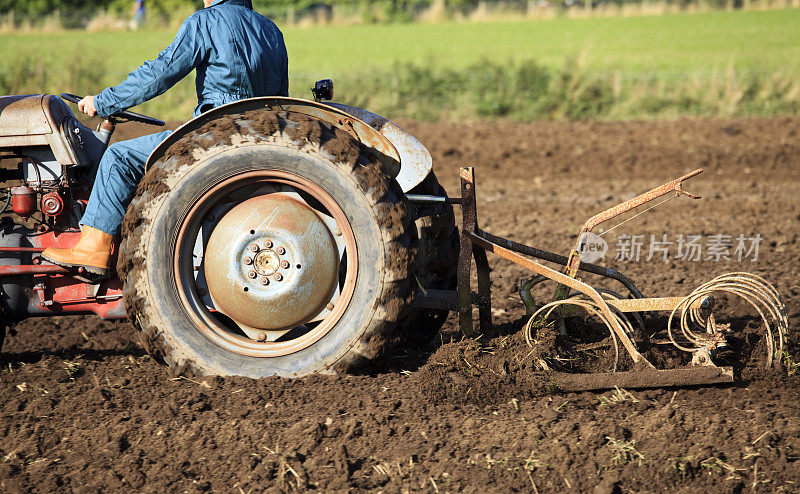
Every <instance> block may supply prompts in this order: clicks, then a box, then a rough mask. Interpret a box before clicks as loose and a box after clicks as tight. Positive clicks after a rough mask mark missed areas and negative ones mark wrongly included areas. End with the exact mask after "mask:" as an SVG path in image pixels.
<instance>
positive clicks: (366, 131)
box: [145, 96, 431, 192]
mask: <svg viewBox="0 0 800 494" xmlns="http://www.w3.org/2000/svg"><path fill="white" fill-rule="evenodd" d="M262 109H266V110H270V111H292V112H297V113H302V114H305V115H308V116H311V117H314V118H317V119H319V120H322V121H324V122H327V123H329V124H331V125H333V126H335V127H338V128H340V129H342V130H344V131H345V132H347V133H348V134H350V135H351V136H353V137H354V138H355V139H356V140H358V141H359V142H361V143H362V144H364V145H366V146H368V147H370V148H372V149H373V150H375V151H377V152H378V153H380V154H381V155H383V156H385V157H387V158H388V159H387V160H385V161H387V162H388V163H387V165H388V169H389V171H390V173H391V175H392V176H393V177H395V178H396V179H397V180H398V182H399V183H400V186H401V187H402V189H403V191H404V192H406V191H408V190H410V189H411V188H413V187H414V186H415V185H417V184H418V183H420V182H422V180H423V179H424V178H425V176H426V175H427V173H428V171H430V168H431V165H430V163H431V159H430V153H428V151H427V150H426V149H425V148H424V146H422V144H420V143H419V141H417V140H416V139H415V138H414V137H413V136H411V135H410V134H408V133H407V132H405V131H404V130H403V129H401V128H400V127H398V126H396V125H394V124H392V123H391V122H389V121H388V120H387V119H385V118H383V117H380V116H378V115H375V114H373V113H370V112H368V111H366V110H362V109H360V108H354V107H350V106H346V105H338V104H336V105H333V104H324V103H318V102H314V101H309V100H304V99H299V98H286V97H279V96H269V97H260V98H249V99H244V100H240V101H236V102H234V103H229V104H227V105H222V106H218V107H216V108H213V109H211V110H209V111H207V112H205V113H203V114H201V115H199V116H197V117H195V118H193V119H192V120H189V121H188V122H186V123H184V124H183V125H181V126H180V127H178V128H177V129H175V132H173V133H172V134H171V135H169V136H168V137H167V138H166V139H164V141H162V142H161V144H159V145H158V146H157V147H156V149H155V150H153V152H152V153H151V154H150V156H149V157H148V159H147V163H146V164H145V170H149V169H150V167H152V166H153V163H155V162H156V161H158V160H159V159H160V158H161V157H163V156H164V155H165V154H166V152H167V150H168V149H169V148H170V146H172V145H173V144H175V143H176V142H177V141H179V140H180V139H182V138H183V137H184V136H186V135H187V134H189V133H191V132H193V131H195V130H197V129H198V128H200V127H201V126H203V125H205V124H207V123H208V122H211V121H212V120H214V119H217V118H220V117H222V116H224V115H234V114H239V113H243V112H246V111H253V110H262ZM365 120H366V121H365ZM425 159H427V163H428V165H427V169H425V166H424V162H425ZM404 160H408V163H406V162H405V161H404ZM420 162H422V163H423V166H420V165H419V163H420ZM406 166H408V167H409V168H410V169H411V170H414V171H411V172H410V173H405V172H404V168H405V167H406ZM419 170H426V171H425V172H424V174H422V175H420V171H419ZM401 180H402V182H401Z"/></svg>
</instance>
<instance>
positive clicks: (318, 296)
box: [0, 84, 458, 377]
mask: <svg viewBox="0 0 800 494" xmlns="http://www.w3.org/2000/svg"><path fill="white" fill-rule="evenodd" d="M317 87H321V88H325V85H324V84H318V85H317ZM78 100H79V98H78V97H77V96H75V95H71V94H66V93H65V94H62V95H61V97H58V96H55V95H28V96H4V97H1V98H0V166H2V170H0V173H2V177H0V178H2V180H3V181H4V189H3V190H4V192H5V198H3V199H1V200H0V202H1V203H2V204H3V205H2V222H0V289H1V290H2V302H1V303H0V319H1V320H2V323H3V330H2V335H0V336H4V335H5V328H6V327H7V326H8V325H10V324H13V323H15V322H18V321H20V320H23V319H25V318H29V317H44V316H55V315H67V314H96V315H98V316H100V317H102V318H105V319H124V318H128V319H129V320H130V321H131V322H132V323H133V324H134V326H136V327H137V328H138V329H139V330H140V331H141V340H142V344H143V345H144V347H145V348H146V349H147V351H148V352H149V353H150V354H151V355H152V356H153V357H154V358H156V359H157V360H159V361H161V362H163V363H166V364H167V365H169V366H170V367H173V368H175V369H178V370H180V371H185V372H193V373H198V374H219V375H244V376H249V377H262V376H272V375H279V376H287V377H291V376H301V375H305V374H309V373H325V372H328V373H330V372H344V371H347V370H350V369H353V368H355V367H356V366H358V365H360V364H363V363H364V362H365V361H368V360H372V359H375V358H376V357H377V356H378V355H380V354H381V353H382V352H384V351H386V350H387V349H388V348H390V347H391V346H392V345H396V344H398V343H400V342H407V341H420V340H424V339H426V338H427V339H430V337H432V335H434V334H436V331H437V330H438V329H439V327H440V326H441V325H442V324H443V323H444V320H445V319H446V317H447V310H446V309H438V310H437V309H425V308H414V300H415V295H416V293H417V291H418V289H419V288H420V287H422V288H423V289H425V288H433V289H443V290H452V289H454V288H455V283H456V263H457V260H458V232H457V229H456V228H455V222H454V216H453V209H452V206H451V205H450V204H446V203H430V204H420V205H417V206H416V207H415V206H413V205H410V204H409V202H408V200H407V198H406V193H409V194H420V195H423V196H427V195H432V196H445V195H446V194H445V193H444V190H443V189H442V187H441V186H440V185H439V183H438V181H437V179H436V176H435V174H434V173H433V171H432V163H431V156H430V154H429V153H428V151H427V150H426V149H425V147H424V146H422V145H421V144H420V143H419V141H417V140H416V139H415V138H414V137H413V136H411V135H410V134H408V133H407V132H405V131H403V130H402V129H401V128H400V127H398V126H397V125H395V124H393V123H392V122H390V121H388V120H387V119H385V118H382V117H380V116H378V115H375V114H373V113H370V112H368V111H365V110H361V109H358V108H353V107H350V106H346V105H340V104H333V103H330V104H323V103H321V102H318V101H307V100H302V99H293V98H285V97H268V98H254V99H249V100H243V101H239V102H236V103H232V104H229V105H225V106H220V107H218V108H214V109H212V110H210V111H208V112H206V113H204V114H202V115H201V116H199V117H197V118H195V119H193V120H191V121H189V122H187V123H185V124H184V125H182V126H180V127H179V128H178V129H177V130H176V131H175V132H174V133H173V134H172V135H171V136H170V137H169V138H168V139H166V140H165V141H164V142H163V143H161V145H160V146H159V147H158V148H157V149H156V150H155V151H154V152H153V154H152V155H151V156H150V157H149V160H148V161H147V164H146V169H147V172H146V174H145V177H144V179H143V180H142V182H141V184H140V186H139V188H138V191H137V194H136V196H135V198H134V199H133V201H132V202H131V204H130V206H129V208H128V211H127V213H126V216H125V220H124V223H123V226H122V234H121V239H120V244H119V248H118V252H117V253H116V256H117V261H116V266H117V269H116V274H115V275H114V276H111V277H109V278H107V279H104V280H93V279H92V277H91V276H89V273H81V272H71V271H69V270H67V269H65V268H62V267H59V266H56V265H53V264H50V263H48V262H46V261H44V260H43V259H42V258H41V257H40V256H39V253H40V252H41V251H43V250H44V249H45V248H47V247H51V246H55V247H69V246H71V245H74V244H75V243H76V242H77V240H78V236H79V234H80V229H79V225H78V222H79V220H80V219H81V216H82V214H83V211H84V208H85V206H86V202H87V200H88V197H89V194H90V191H91V188H92V183H93V178H94V174H95V173H96V169H97V165H98V163H99V160H100V158H101V156H102V155H103V152H104V151H105V149H106V147H107V146H108V143H109V140H110V139H111V137H112V135H113V132H114V130H115V128H116V125H118V124H123V123H126V122H140V123H143V124H148V125H154V126H163V125H164V122H163V121H161V120H157V119H155V118H152V117H149V116H146V115H141V114H138V113H134V112H131V111H123V112H120V113H118V114H115V115H112V116H110V117H109V118H107V119H105V120H103V121H102V123H100V125H99V126H98V128H97V129H96V130H95V129H92V128H89V127H87V126H85V125H83V124H82V123H81V122H79V121H78V119H76V118H75V116H74V114H73V112H72V111H71V110H70V108H69V106H68V105H67V104H66V103H65V101H68V102H72V103H75V102H77V101H78ZM3 201H4V202H3ZM0 341H2V338H0Z"/></svg>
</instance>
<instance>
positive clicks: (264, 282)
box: [261, 277, 269, 286]
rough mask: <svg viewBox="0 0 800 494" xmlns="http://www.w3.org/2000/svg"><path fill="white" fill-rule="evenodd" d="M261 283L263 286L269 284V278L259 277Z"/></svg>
mask: <svg viewBox="0 0 800 494" xmlns="http://www.w3.org/2000/svg"><path fill="white" fill-rule="evenodd" d="M261 284H262V285H264V286H267V285H269V278H266V277H265V278H261Z"/></svg>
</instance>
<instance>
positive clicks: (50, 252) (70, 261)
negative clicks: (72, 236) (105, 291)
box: [42, 225, 114, 278]
mask: <svg viewBox="0 0 800 494" xmlns="http://www.w3.org/2000/svg"><path fill="white" fill-rule="evenodd" d="M113 247H114V237H113V236H111V235H109V234H108V233H106V232H104V231H101V230H98V229H97V228H92V227H91V226H86V225H84V226H83V230H82V231H81V239H80V240H79V241H78V243H77V244H76V245H75V247H72V248H70V249H54V248H52V247H51V248H48V249H45V250H44V252H42V258H44V259H45V260H47V261H50V262H52V263H53V264H58V265H59V266H63V267H65V268H78V269H80V268H83V269H84V270H85V271H86V272H87V273H89V274H92V275H95V276H97V277H101V278H102V277H105V276H108V273H109V271H110V267H111V263H110V260H111V250H112V249H113Z"/></svg>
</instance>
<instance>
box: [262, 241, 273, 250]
mask: <svg viewBox="0 0 800 494" xmlns="http://www.w3.org/2000/svg"><path fill="white" fill-rule="evenodd" d="M264 245H266V246H267V249H271V248H272V240H267V241H265V242H264Z"/></svg>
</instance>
